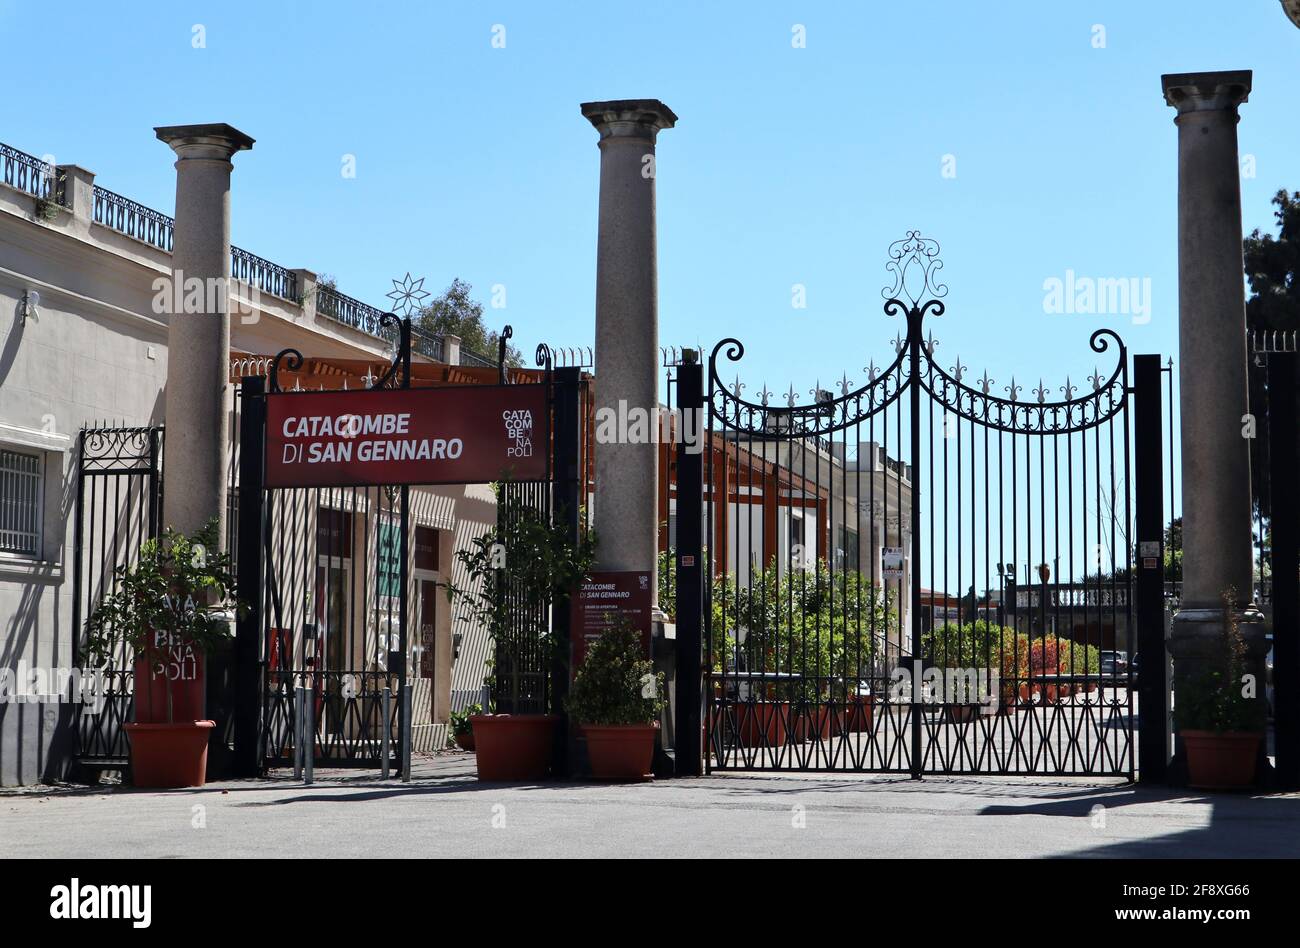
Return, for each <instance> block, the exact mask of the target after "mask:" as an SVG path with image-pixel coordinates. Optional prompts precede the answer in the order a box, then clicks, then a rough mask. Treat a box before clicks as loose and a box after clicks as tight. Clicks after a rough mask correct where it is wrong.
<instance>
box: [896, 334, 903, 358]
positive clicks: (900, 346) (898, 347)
mask: <svg viewBox="0 0 1300 948" xmlns="http://www.w3.org/2000/svg"><path fill="white" fill-rule="evenodd" d="M902 351H903V334H902V333H894V355H898V353H900V352H902Z"/></svg>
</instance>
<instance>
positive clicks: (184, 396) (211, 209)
mask: <svg viewBox="0 0 1300 948" xmlns="http://www.w3.org/2000/svg"><path fill="white" fill-rule="evenodd" d="M154 131H155V132H157V134H158V138H159V139H161V140H162V141H164V142H166V143H167V144H168V145H170V146H171V148H172V150H173V151H175V152H176V156H177V161H176V229H175V233H174V239H173V250H172V277H173V279H174V280H177V281H180V280H184V281H187V282H188V281H190V280H193V279H195V278H197V279H199V280H202V281H203V285H204V286H205V287H209V286H219V291H218V292H217V293H215V294H213V293H205V294H204V299H205V300H206V301H207V303H205V306H204V309H205V311H204V312H173V313H172V314H171V315H170V317H169V319H168V326H167V402H166V423H167V433H166V437H165V447H164V471H165V478H166V480H165V489H164V495H163V523H164V525H165V526H171V527H175V528H176V529H178V530H181V531H183V532H186V533H191V532H193V531H195V530H198V529H199V528H201V527H202V526H203V525H204V524H205V523H206V522H207V521H208V520H210V519H212V518H213V517H216V518H217V520H218V521H219V523H220V524H221V531H220V534H219V537H220V540H221V542H222V543H223V544H224V542H225V535H226V531H225V519H226V478H227V472H226V466H225V465H226V453H227V450H228V444H229V424H228V420H227V412H228V406H229V402H230V385H229V377H230V300H229V281H230V173H231V171H232V170H233V169H234V166H233V165H232V164H231V162H230V159H231V156H232V155H234V153H235V152H237V151H243V150H245V149H248V148H252V147H253V139H251V138H249V137H248V136H247V135H245V134H244V133H243V132H241V131H239V130H238V129H235V128H231V127H230V126H229V125H225V124H216V125H176V126H168V127H163V128H156V129H154ZM212 281H217V282H216V283H213V282H212ZM181 286H182V291H183V290H184V286H185V284H181ZM185 295H186V294H185V293H184V292H181V293H180V294H176V293H175V292H174V293H173V298H177V296H179V298H180V299H184V298H185Z"/></svg>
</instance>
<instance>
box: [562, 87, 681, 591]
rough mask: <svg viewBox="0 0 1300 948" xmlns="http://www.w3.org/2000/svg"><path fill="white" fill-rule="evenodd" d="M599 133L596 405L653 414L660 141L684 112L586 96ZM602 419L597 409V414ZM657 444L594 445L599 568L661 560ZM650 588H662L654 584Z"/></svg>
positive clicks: (645, 565) (650, 566) (585, 109)
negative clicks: (657, 147)
mask: <svg viewBox="0 0 1300 948" xmlns="http://www.w3.org/2000/svg"><path fill="white" fill-rule="evenodd" d="M582 114H583V115H584V116H586V117H587V119H588V120H590V122H591V124H592V125H594V126H595V127H596V130H597V131H598V132H599V133H600V219H599V235H598V238H597V249H596V353H595V355H596V410H597V412H601V411H602V410H606V411H608V410H612V411H614V412H619V403H620V402H623V403H624V406H625V407H624V411H623V412H622V413H621V414H626V413H627V412H628V411H630V410H631V409H633V408H640V409H642V410H643V411H645V412H648V413H649V417H650V419H651V423H652V424H654V420H655V419H656V418H657V415H656V410H657V408H658V405H659V360H658V351H659V350H658V346H659V272H658V262H657V255H656V238H655V166H654V154H655V139H656V137H657V135H658V133H659V131H660V129H664V128H672V127H673V125H674V124H676V122H677V116H676V115H674V114H673V112H672V110H671V109H669V108H668V107H667V106H666V105H664V104H663V103H662V102H660V101H659V100H657V99H624V100H619V101H615V102H585V103H583V105H582ZM600 417H601V416H600V415H598V416H597V418H598V419H599V418H600ZM657 480H658V449H657V446H656V444H655V443H654V441H653V440H650V441H646V442H642V443H637V444H631V443H623V442H620V443H605V442H603V441H602V442H601V443H599V444H597V445H596V496H595V500H594V503H593V506H594V520H595V527H596V531H597V533H598V535H599V536H600V545H599V547H598V548H597V560H598V565H599V567H600V568H601V569H608V570H648V571H649V572H650V573H651V575H652V577H653V575H654V571H655V564H656V549H657V548H656V532H657V529H658V524H657V522H656V520H657V508H656V497H657V494H656V483H657ZM650 588H651V590H657V588H658V587H657V584H656V583H655V582H654V581H652V582H651V586H650Z"/></svg>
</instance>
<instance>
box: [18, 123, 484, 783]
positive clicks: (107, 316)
mask: <svg viewBox="0 0 1300 948" xmlns="http://www.w3.org/2000/svg"><path fill="white" fill-rule="evenodd" d="M168 169H169V163H168V162H167V156H166V154H165V153H164V152H162V151H161V150H160V154H159V163H158V173H159V174H167V173H168ZM0 170H2V171H3V174H2V175H0V673H7V674H6V677H5V700H4V701H3V702H0V785H13V784H23V783H33V782H38V781H41V780H50V779H58V778H60V777H63V776H64V775H65V774H66V773H67V772H68V769H69V767H70V766H71V764H72V763H73V762H74V758H75V757H76V754H77V744H78V741H77V736H76V730H77V727H78V713H79V712H78V711H77V710H76V709H75V708H74V707H73V706H72V705H71V703H70V702H69V701H68V699H69V697H70V696H69V694H68V693H67V686H66V683H61V682H62V678H61V674H60V670H70V669H72V668H73V667H74V666H75V665H76V663H77V662H78V661H79V660H80V656H79V654H78V649H77V644H76V643H77V636H78V635H79V630H78V628H77V626H78V623H84V620H85V617H86V616H87V615H88V614H89V612H90V610H91V609H93V606H94V602H95V601H96V600H97V597H99V596H101V595H102V594H103V592H104V590H105V588H106V586H107V584H111V582H112V572H113V567H114V566H116V565H120V564H122V563H125V562H128V561H129V559H130V557H131V556H132V555H133V553H134V549H135V548H138V544H139V541H140V539H142V536H141V535H140V534H139V533H135V534H133V533H132V532H131V530H130V529H129V523H128V521H129V520H130V518H131V516H132V515H133V511H134V510H136V508H138V506H139V505H140V504H141V503H147V502H148V498H142V497H141V496H138V491H139V490H140V489H141V488H140V483H139V479H134V478H127V479H118V478H109V477H105V478H102V479H98V478H97V479H96V480H95V481H94V484H93V488H92V489H91V490H88V491H87V492H86V494H85V496H83V495H82V493H81V491H80V487H81V478H80V472H79V461H80V457H79V451H80V449H81V442H82V439H81V437H80V433H81V431H82V430H83V429H112V430H115V431H120V430H132V429H136V430H143V431H153V432H156V434H157V437H158V438H159V439H165V438H166V432H165V431H163V430H162V427H163V421H164V416H165V409H166V399H167V395H168V393H167V384H166V381H167V365H168V355H169V353H168V324H169V321H170V319H171V318H172V315H171V314H172V313H173V312H176V311H178V306H177V303H178V301H179V298H178V297H177V296H176V294H175V293H174V292H172V290H173V286H172V283H171V282H170V281H168V280H167V279H166V278H168V277H170V276H171V272H172V271H171V260H172V240H173V225H174V222H173V220H172V218H170V217H169V216H167V215H165V214H162V213H160V212H158V211H155V210H153V209H150V208H146V207H143V206H141V205H139V204H137V203H136V202H134V201H131V200H130V199H129V198H126V197H123V196H121V195H119V194H116V193H114V192H112V191H109V190H108V189H106V188H104V187H102V186H100V185H99V184H97V183H96V181H95V176H94V174H92V173H91V172H89V171H87V170H85V169H84V168H81V167H79V166H74V165H60V166H57V167H54V166H51V165H49V164H48V163H46V162H45V161H43V160H42V159H40V158H37V157H35V156H33V155H31V154H28V153H25V152H22V151H20V150H18V149H16V148H12V147H10V146H7V145H4V146H0ZM230 269H231V274H232V281H231V283H230V313H231V316H230V324H231V340H230V349H231V369H230V379H229V381H230V383H231V386H230V389H229V390H228V391H227V393H226V397H227V399H228V401H227V404H228V406H229V409H230V412H231V422H232V427H231V430H232V432H233V431H237V430H238V407H237V399H235V398H234V397H233V394H234V390H235V386H236V385H237V383H238V381H239V380H240V379H241V378H243V377H247V376H249V375H264V374H265V373H266V371H267V368H268V366H269V364H270V361H271V358H272V357H273V356H274V355H275V354H276V353H278V352H279V351H281V350H282V349H285V348H288V347H292V348H294V349H297V350H298V351H300V352H301V353H302V354H303V355H304V356H305V357H306V362H305V364H304V366H303V368H302V370H301V371H300V372H298V373H294V374H293V375H291V376H289V377H288V378H287V379H286V380H284V382H285V384H286V386H287V387H294V386H297V387H310V388H313V389H314V388H317V387H322V388H341V387H353V388H356V387H361V386H364V385H365V384H366V378H367V376H369V377H370V378H371V379H373V377H374V373H376V372H379V371H382V370H383V368H384V367H386V366H387V365H388V363H389V361H390V359H391V351H392V342H391V339H389V338H387V333H386V331H385V329H384V328H383V327H382V326H381V325H380V323H379V321H378V316H379V315H380V312H381V311H380V310H378V309H377V308H375V307H370V306H367V305H366V304H364V303H361V302H360V301H358V300H356V299H353V298H351V297H349V296H346V295H345V294H342V293H340V292H339V291H338V290H337V289H336V288H335V287H333V286H330V285H326V284H322V283H318V282H317V279H316V274H315V273H313V272H312V271H310V270H306V269H293V268H288V267H282V266H279V265H277V264H274V263H271V262H270V261H267V260H265V259H263V258H261V257H258V256H256V255H254V254H251V253H248V252H246V251H244V250H242V249H239V248H237V247H235V248H232V249H231V260H230ZM160 278H162V280H161V282H160ZM412 348H413V362H414V363H415V369H414V371H415V372H416V374H417V375H418V376H420V377H422V378H423V379H424V380H425V381H424V384H476V383H481V382H483V381H487V380H493V379H494V377H495V371H496V369H495V366H494V365H492V364H491V363H490V362H488V361H487V360H486V359H485V358H483V357H481V356H478V355H476V354H474V353H469V352H463V351H461V347H460V345H459V340H457V339H456V338H455V337H430V336H423V335H417V336H416V338H415V340H414V342H413V347H412ZM236 456H237V455H236V451H235V439H234V437H233V436H232V439H231V446H230V450H229V451H228V452H227V453H226V459H225V464H226V465H227V469H226V475H227V477H228V483H229V484H230V488H231V495H230V499H229V501H228V507H229V508H230V509H233V508H235V507H236V506H237V504H238V488H239V485H238V476H237V462H236ZM160 474H161V480H162V485H161V490H163V491H169V490H170V491H183V490H186V489H187V485H185V484H181V483H173V482H168V481H167V477H166V471H165V470H161V471H160ZM133 491H135V492H137V493H136V494H133ZM92 507H93V511H92ZM381 508H382V505H381V504H379V503H377V502H375V501H374V500H373V499H370V498H365V497H362V498H360V499H358V497H356V496H343V495H342V493H341V492H340V493H336V494H333V495H329V494H327V495H325V496H316V497H313V498H310V499H308V498H306V497H304V498H303V500H302V503H301V504H300V505H299V507H298V508H295V510H294V513H293V515H294V516H296V517H299V518H300V519H301V523H300V524H299V526H298V529H299V531H300V535H301V536H304V537H312V538H314V541H315V543H314V549H315V557H316V562H314V563H312V564H309V566H310V568H309V569H307V570H306V573H305V575H304V578H303V583H305V587H306V589H307V590H308V592H307V594H306V595H305V596H304V597H303V599H304V601H303V602H298V603H295V604H294V609H293V610H291V617H292V621H293V622H295V623H297V624H299V625H301V626H306V627H309V628H311V629H312V630H313V632H312V634H311V635H309V636H303V637H302V641H304V642H310V643H311V644H310V645H308V646H306V647H308V648H310V649H312V650H313V651H319V655H318V656H317V658H318V660H319V661H320V662H322V663H324V662H327V661H338V662H345V663H347V664H349V665H354V666H356V667H357V668H359V669H366V668H380V667H382V664H383V662H384V660H385V652H386V648H385V647H381V645H380V644H379V643H381V642H382V641H384V635H385V631H386V630H385V619H384V613H385V611H386V610H385V609H382V608H363V604H362V602H361V601H360V598H359V597H358V596H357V594H356V593H355V592H354V590H353V589H352V588H351V587H349V586H348V584H346V583H344V582H342V581H341V580H342V579H343V578H344V577H347V576H350V575H352V572H353V570H354V563H369V564H374V563H376V562H377V561H378V554H377V553H376V550H375V545H376V544H380V543H382V542H383V540H384V537H385V535H386V532H387V529H386V526H385V518H386V517H387V514H386V513H385V512H384V511H383V510H382V509H381ZM92 512H93V514H94V516H95V517H96V518H97V522H96V523H95V524H88V523H87V522H86V521H87V520H88V519H89V516H90V514H91V513H92ZM411 513H412V521H411V522H412V534H411V536H412V541H413V542H412V543H411V544H410V556H411V559H412V561H411V563H410V564H409V566H410V568H411V576H412V577H413V579H414V581H413V583H412V584H411V588H410V589H408V596H409V597H410V601H409V603H408V606H409V608H410V610H411V613H410V614H411V616H413V617H414V621H413V622H411V623H410V626H409V627H410V628H411V629H412V630H413V633H414V639H413V641H414V640H418V642H419V644H420V649H421V650H420V651H419V652H417V653H416V659H415V660H414V661H412V662H411V680H412V682H413V684H414V694H413V703H414V708H413V713H412V715H413V716H412V719H413V743H414V746H415V747H416V749H427V748H433V747H440V746H442V745H443V744H444V743H445V730H446V722H447V719H448V713H449V711H450V710H451V709H452V707H453V705H460V706H463V705H465V704H467V703H470V702H471V701H473V700H477V697H476V696H477V695H478V694H479V693H480V692H481V686H482V681H483V677H484V674H485V672H486V669H487V664H486V663H487V658H488V643H487V642H486V641H485V640H484V637H483V636H482V635H479V634H476V630H474V629H472V628H469V627H468V626H467V625H466V624H465V623H464V622H462V621H460V620H459V619H458V618H457V616H456V615H455V614H453V611H452V609H451V607H450V606H449V604H448V602H447V597H446V595H445V591H444V589H443V588H442V587H443V586H445V584H446V583H447V582H448V581H449V580H452V581H454V578H455V570H456V564H455V557H454V553H455V550H456V549H457V548H458V547H459V546H461V545H463V544H464V543H466V542H467V541H468V538H470V537H472V536H475V535H477V534H478V533H480V532H482V531H483V530H486V529H488V528H489V527H490V526H491V525H492V524H494V523H495V521H496V498H495V495H494V494H493V492H492V490H491V488H490V487H487V486H484V485H467V486H455V487H438V488H417V489H413V491H412V500H411ZM79 517H81V518H82V522H81V524H80V526H81V533H80V534H79V533H78V518H79ZM233 519H234V518H233V517H228V520H229V521H230V523H228V528H230V527H231V525H232V524H233ZM164 526H165V524H164ZM79 541H80V544H79ZM367 544H370V548H369V549H367V546H366V545H367ZM78 553H80V554H81V556H82V559H83V561H82V562H80V563H78V560H77V557H78ZM92 560H93V562H92ZM370 568H371V569H373V568H374V567H373V566H372V567H370ZM78 576H80V578H81V583H82V585H81V588H80V589H79V590H78V588H77V584H76V578H77V577H78ZM371 579H372V581H373V580H374V577H373V576H372V577H371ZM382 579H383V577H380V580H381V581H382ZM381 585H382V582H381ZM386 591H387V592H388V593H390V594H391V595H396V594H397V590H395V589H388V590H386ZM369 605H371V606H374V605H375V604H374V603H370V604H369Z"/></svg>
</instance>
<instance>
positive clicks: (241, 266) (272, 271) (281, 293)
mask: <svg viewBox="0 0 1300 948" xmlns="http://www.w3.org/2000/svg"><path fill="white" fill-rule="evenodd" d="M230 275H231V276H232V277H234V278H235V279H236V280H238V281H239V282H240V283H247V284H248V285H249V286H253V287H256V288H257V289H259V290H261V291H262V292H263V293H270V294H271V295H272V296H278V297H280V299H283V300H289V301H291V302H294V303H297V302H298V277H297V275H296V274H295V273H293V272H292V271H290V270H288V269H287V268H285V267H282V266H280V265H279V264H278V263H272V262H271V261H270V260H267V259H265V258H264V257H259V256H257V254H253V253H249V252H248V251H247V250H241V249H240V248H239V247H231V248H230Z"/></svg>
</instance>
